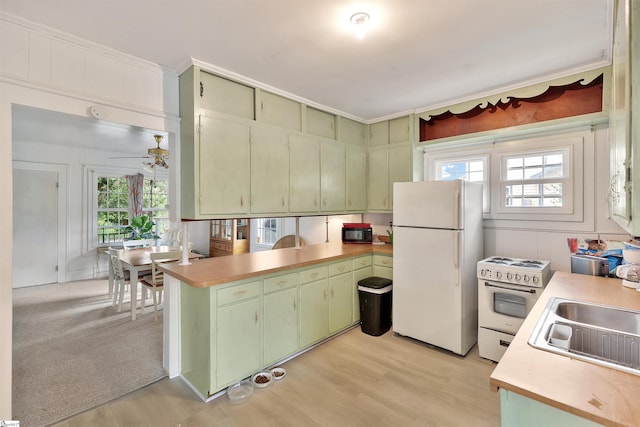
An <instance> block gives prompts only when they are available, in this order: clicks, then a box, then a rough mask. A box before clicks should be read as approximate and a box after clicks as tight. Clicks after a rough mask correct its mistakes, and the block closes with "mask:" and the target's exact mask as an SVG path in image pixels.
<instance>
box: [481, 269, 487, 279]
mask: <svg viewBox="0 0 640 427" xmlns="http://www.w3.org/2000/svg"><path fill="white" fill-rule="evenodd" d="M480 275H481V276H482V277H484V276H486V275H487V270H485V269H484V268H483V269H481V270H480Z"/></svg>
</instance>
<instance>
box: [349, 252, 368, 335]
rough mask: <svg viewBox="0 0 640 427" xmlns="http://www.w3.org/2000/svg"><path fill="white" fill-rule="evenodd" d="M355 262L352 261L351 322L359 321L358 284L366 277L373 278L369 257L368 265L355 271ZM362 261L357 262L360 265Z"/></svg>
mask: <svg viewBox="0 0 640 427" xmlns="http://www.w3.org/2000/svg"><path fill="white" fill-rule="evenodd" d="M356 262H357V261H355V260H354V261H353V268H354V269H353V322H354V323H355V322H358V321H359V320H360V295H359V294H358V282H359V281H360V280H362V279H366V278H367V277H371V276H373V267H372V266H371V256H369V264H368V266H366V267H364V268H358V269H356ZM361 262H363V261H359V263H361Z"/></svg>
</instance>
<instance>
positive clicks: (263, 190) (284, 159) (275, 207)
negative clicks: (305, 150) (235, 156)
mask: <svg viewBox="0 0 640 427" xmlns="http://www.w3.org/2000/svg"><path fill="white" fill-rule="evenodd" d="M251 165H252V167H251V212H252V213H267V214H268V213H279V212H287V211H288V210H289V137H288V135H287V134H286V133H284V132H278V131H274V130H268V129H263V128H260V127H254V128H253V130H252V135H251Z"/></svg>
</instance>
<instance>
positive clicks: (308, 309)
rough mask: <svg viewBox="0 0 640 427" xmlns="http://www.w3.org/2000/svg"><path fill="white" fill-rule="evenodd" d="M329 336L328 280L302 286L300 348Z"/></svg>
mask: <svg viewBox="0 0 640 427" xmlns="http://www.w3.org/2000/svg"><path fill="white" fill-rule="evenodd" d="M328 335H329V282H328V280H327V279H326V278H324V279H322V280H318V281H315V282H311V283H306V284H304V285H300V348H304V347H307V346H309V345H311V344H314V343H316V342H318V341H320V340H322V339H323V338H326V337H327V336H328Z"/></svg>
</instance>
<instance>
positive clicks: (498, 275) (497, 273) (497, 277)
mask: <svg viewBox="0 0 640 427" xmlns="http://www.w3.org/2000/svg"><path fill="white" fill-rule="evenodd" d="M501 278H502V273H500V272H499V271H496V279H501Z"/></svg>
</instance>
